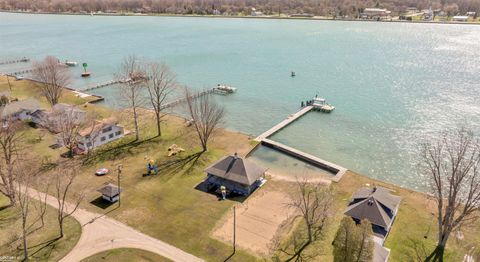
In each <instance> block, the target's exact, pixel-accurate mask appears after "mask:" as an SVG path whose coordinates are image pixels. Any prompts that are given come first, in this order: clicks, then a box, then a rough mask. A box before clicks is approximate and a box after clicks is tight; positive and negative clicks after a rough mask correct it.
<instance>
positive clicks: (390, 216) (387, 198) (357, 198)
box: [345, 187, 401, 240]
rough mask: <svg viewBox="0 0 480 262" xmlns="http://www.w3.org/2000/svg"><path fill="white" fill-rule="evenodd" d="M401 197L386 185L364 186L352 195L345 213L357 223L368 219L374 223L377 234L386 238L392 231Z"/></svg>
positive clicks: (374, 231)
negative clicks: (385, 186)
mask: <svg viewBox="0 0 480 262" xmlns="http://www.w3.org/2000/svg"><path fill="white" fill-rule="evenodd" d="M400 199H401V198H400V197H399V196H394V195H392V194H391V193H390V190H389V189H387V188H384V187H373V188H368V187H364V188H361V189H360V190H359V191H357V192H356V193H355V194H353V196H352V201H351V202H350V204H349V205H348V207H347V210H346V211H345V215H347V216H350V217H352V218H353V219H354V220H355V221H356V222H357V223H359V222H360V221H361V220H363V219H366V220H368V221H369V222H370V223H371V224H372V230H373V233H374V234H375V236H378V237H380V238H381V239H382V240H383V239H385V238H386V237H387V235H388V232H389V231H390V227H391V226H392V224H393V221H394V219H395V216H396V215H397V211H398V207H399V205H400Z"/></svg>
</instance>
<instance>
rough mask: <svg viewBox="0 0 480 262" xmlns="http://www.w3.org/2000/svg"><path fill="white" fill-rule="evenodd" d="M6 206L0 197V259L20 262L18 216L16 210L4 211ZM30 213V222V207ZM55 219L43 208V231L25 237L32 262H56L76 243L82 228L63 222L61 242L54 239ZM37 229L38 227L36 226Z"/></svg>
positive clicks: (8, 209) (5, 199)
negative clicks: (11, 258) (1, 257)
mask: <svg viewBox="0 0 480 262" xmlns="http://www.w3.org/2000/svg"><path fill="white" fill-rule="evenodd" d="M7 204H8V199H7V198H6V197H5V196H3V195H0V228H1V230H0V256H4V257H16V258H18V259H13V260H14V261H20V260H22V258H23V244H22V239H21V214H20V210H19V208H18V207H9V208H6V207H5V205H7ZM31 210H32V211H31V212H32V213H31V216H30V219H32V218H33V217H35V215H34V214H35V212H36V211H35V209H34V207H33V206H31ZM56 215H57V212H56V210H55V209H54V208H53V207H50V206H47V212H46V214H45V220H44V221H45V225H44V227H43V228H41V229H39V230H38V231H36V232H34V233H32V234H31V235H30V236H29V237H28V243H29V250H28V251H29V255H30V259H31V260H32V261H58V260H60V259H61V258H62V257H64V256H65V255H66V254H67V253H68V252H70V250H71V249H72V248H73V247H74V246H75V244H76V243H77V242H78V240H79V238H80V234H81V232H82V228H81V226H80V224H79V223H78V222H77V221H76V220H74V219H73V218H67V219H66V220H65V236H64V237H63V238H62V239H59V240H57V239H56V238H57V237H58V235H59V230H58V223H57V217H56ZM38 225H40V223H38V224H36V226H38ZM36 226H34V227H33V228H35V227H36ZM7 260H8V259H7ZM13 260H12V261H13Z"/></svg>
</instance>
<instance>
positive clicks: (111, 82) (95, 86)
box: [79, 79, 131, 92]
mask: <svg viewBox="0 0 480 262" xmlns="http://www.w3.org/2000/svg"><path fill="white" fill-rule="evenodd" d="M129 81H131V80H130V79H120V80H116V79H113V80H109V81H106V82H102V83H96V84H93V85H89V86H87V87H85V88H82V89H80V90H79V91H82V92H85V91H90V90H94V89H98V88H103V87H107V86H111V85H115V84H119V83H125V82H129Z"/></svg>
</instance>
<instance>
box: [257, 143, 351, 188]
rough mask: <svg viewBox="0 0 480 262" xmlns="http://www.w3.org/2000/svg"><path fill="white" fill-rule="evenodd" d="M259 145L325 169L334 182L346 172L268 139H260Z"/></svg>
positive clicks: (342, 168) (344, 169) (341, 168)
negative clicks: (330, 174)
mask: <svg viewBox="0 0 480 262" xmlns="http://www.w3.org/2000/svg"><path fill="white" fill-rule="evenodd" d="M261 144H262V145H264V146H268V147H271V148H274V149H276V150H278V151H281V152H283V153H285V154H287V155H290V156H293V157H295V158H297V159H300V160H302V161H305V162H307V163H310V164H312V165H314V166H317V167H320V168H322V169H325V170H327V171H329V172H331V173H332V174H333V175H332V177H331V178H330V179H331V180H332V181H334V182H338V181H340V179H341V178H342V176H343V175H344V174H345V172H347V169H346V168H344V167H341V166H339V165H336V164H333V163H331V162H328V161H326V160H323V159H321V158H318V157H316V156H313V155H310V154H308V153H305V152H303V151H300V150H298V149H295V148H292V147H289V146H287V145H284V144H282V143H279V142H276V141H273V140H270V139H267V138H264V139H262V141H261Z"/></svg>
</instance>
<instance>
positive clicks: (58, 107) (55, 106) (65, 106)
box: [52, 103, 86, 114]
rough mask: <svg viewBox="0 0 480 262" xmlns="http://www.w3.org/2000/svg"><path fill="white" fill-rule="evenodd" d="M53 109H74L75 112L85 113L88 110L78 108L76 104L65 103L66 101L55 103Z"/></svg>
mask: <svg viewBox="0 0 480 262" xmlns="http://www.w3.org/2000/svg"><path fill="white" fill-rule="evenodd" d="M52 110H53V111H67V110H69V111H72V112H74V113H80V114H85V113H86V112H85V111H83V110H81V109H79V108H77V107H76V106H74V105H69V104H64V103H58V104H55V105H54V106H53V107H52Z"/></svg>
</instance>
